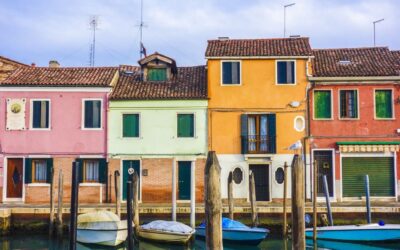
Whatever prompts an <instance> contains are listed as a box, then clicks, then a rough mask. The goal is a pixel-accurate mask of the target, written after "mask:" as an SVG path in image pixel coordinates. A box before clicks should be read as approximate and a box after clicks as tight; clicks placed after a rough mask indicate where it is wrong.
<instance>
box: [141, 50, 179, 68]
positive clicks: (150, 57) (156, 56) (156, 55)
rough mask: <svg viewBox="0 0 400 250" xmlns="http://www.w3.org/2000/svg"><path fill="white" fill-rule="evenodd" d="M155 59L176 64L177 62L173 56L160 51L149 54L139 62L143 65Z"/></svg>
mask: <svg viewBox="0 0 400 250" xmlns="http://www.w3.org/2000/svg"><path fill="white" fill-rule="evenodd" d="M154 60H161V61H163V62H166V63H168V64H172V65H176V62H175V60H174V59H172V58H171V57H168V56H165V55H163V54H160V53H158V52H154V53H153V54H151V55H148V56H146V57H144V58H142V59H140V60H139V61H138V63H139V65H142V66H143V65H145V64H147V63H149V62H151V61H154Z"/></svg>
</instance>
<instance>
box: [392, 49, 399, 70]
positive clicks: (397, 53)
mask: <svg viewBox="0 0 400 250" xmlns="http://www.w3.org/2000/svg"><path fill="white" fill-rule="evenodd" d="M392 55H393V56H394V57H395V60H396V61H397V66H398V67H400V50H392Z"/></svg>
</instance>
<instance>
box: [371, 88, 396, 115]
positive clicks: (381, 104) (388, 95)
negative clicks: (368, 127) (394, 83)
mask: <svg viewBox="0 0 400 250" xmlns="http://www.w3.org/2000/svg"><path fill="white" fill-rule="evenodd" d="M392 103H393V101H392V91H391V90H376V91H375V112H376V118H392V117H393V110H392Z"/></svg>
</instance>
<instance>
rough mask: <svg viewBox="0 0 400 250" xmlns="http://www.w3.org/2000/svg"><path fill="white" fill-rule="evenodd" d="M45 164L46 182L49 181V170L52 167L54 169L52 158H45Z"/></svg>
mask: <svg viewBox="0 0 400 250" xmlns="http://www.w3.org/2000/svg"><path fill="white" fill-rule="evenodd" d="M46 164H47V173H46V177H47V180H46V182H47V183H51V170H52V169H53V170H54V168H53V158H49V159H47V160H46Z"/></svg>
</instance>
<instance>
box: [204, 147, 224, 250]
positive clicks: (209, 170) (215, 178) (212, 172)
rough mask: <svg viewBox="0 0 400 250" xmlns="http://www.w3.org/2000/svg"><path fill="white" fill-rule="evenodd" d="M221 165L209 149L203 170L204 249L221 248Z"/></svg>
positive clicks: (220, 249)
mask: <svg viewBox="0 0 400 250" xmlns="http://www.w3.org/2000/svg"><path fill="white" fill-rule="evenodd" d="M220 183H221V167H220V165H219V162H218V158H217V155H216V153H215V151H209V152H208V156H207V162H206V167H205V170H204V188H205V217H206V249H207V250H222V249H223V248H222V203H221V186H220Z"/></svg>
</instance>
